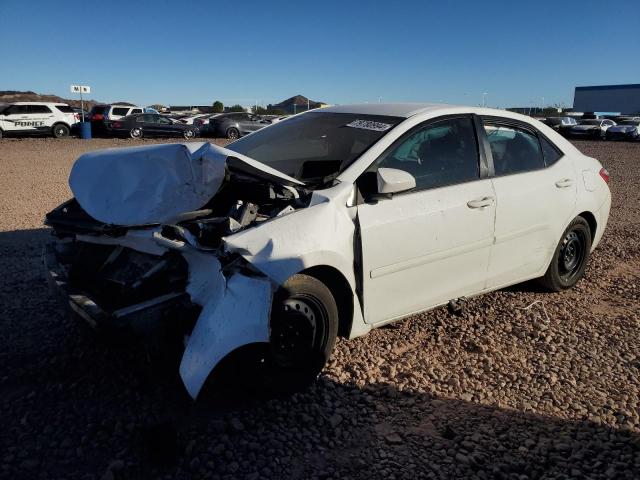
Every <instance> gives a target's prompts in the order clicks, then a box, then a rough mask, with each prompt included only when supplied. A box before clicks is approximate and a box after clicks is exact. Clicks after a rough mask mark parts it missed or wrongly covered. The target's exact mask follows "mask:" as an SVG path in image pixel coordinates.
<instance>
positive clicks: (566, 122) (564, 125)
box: [543, 117, 578, 137]
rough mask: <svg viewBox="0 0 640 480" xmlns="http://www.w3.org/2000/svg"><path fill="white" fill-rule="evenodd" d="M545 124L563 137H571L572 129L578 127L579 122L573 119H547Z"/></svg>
mask: <svg viewBox="0 0 640 480" xmlns="http://www.w3.org/2000/svg"><path fill="white" fill-rule="evenodd" d="M543 123H545V124H546V125H549V126H550V127H551V128H553V129H554V130H555V131H556V132H558V133H559V134H560V135H562V136H563V137H566V136H568V135H569V131H570V130H571V127H573V126H574V125H577V124H578V121H577V120H576V119H575V118H573V117H547V118H546V119H545V120H544V122H543Z"/></svg>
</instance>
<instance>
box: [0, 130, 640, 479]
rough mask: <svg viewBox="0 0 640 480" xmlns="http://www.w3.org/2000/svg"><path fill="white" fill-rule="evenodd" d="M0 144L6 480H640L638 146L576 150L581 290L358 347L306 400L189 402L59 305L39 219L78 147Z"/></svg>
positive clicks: (60, 196)
mask: <svg viewBox="0 0 640 480" xmlns="http://www.w3.org/2000/svg"><path fill="white" fill-rule="evenodd" d="M131 144H132V142H131V141H129V140H106V139H105V140H91V141H81V140H76V139H69V140H53V139H26V140H18V139H5V140H2V141H0V166H1V169H2V170H1V171H2V175H1V176H0V191H1V192H2V196H1V197H0V252H1V256H0V266H1V267H2V268H1V271H2V274H3V275H2V279H1V280H0V312H1V314H0V342H1V343H0V477H1V478H12V479H14V478H29V479H49V478H52V479H58V478H65V479H87V480H88V479H102V480H110V479H120V478H167V479H169V478H214V479H215V478H220V479H222V478H224V479H227V478H228V479H232V478H246V479H258V478H323V479H327V478H362V479H369V478H380V477H384V478H385V479H389V480H390V479H394V478H411V479H416V478H467V477H468V478H479V479H489V478H517V479H528V478H592V479H595V478H610V479H619V478H640V403H639V398H640V384H639V377H640V342H638V335H639V334H640V309H639V306H640V289H639V285H640V282H639V279H640V233H639V232H640V229H639V227H640V211H639V210H640V189H639V188H638V185H640V168H639V167H640V144H622V143H616V144H613V143H604V142H587V141H584V142H576V144H577V145H578V147H579V148H580V149H581V150H582V151H583V152H585V153H587V154H589V155H591V156H594V157H596V158H599V159H600V160H601V161H603V163H604V164H605V165H606V166H607V168H608V169H609V171H610V172H611V174H612V183H611V188H612V191H613V207H612V211H611V218H610V222H609V227H608V230H607V232H606V234H605V237H604V239H603V242H602V244H601V246H600V247H599V249H598V250H597V251H596V253H595V254H594V255H593V257H592V259H591V262H590V265H589V268H588V270H587V273H586V278H585V279H584V280H582V281H581V282H580V283H579V285H578V286H577V287H576V288H574V289H573V290H571V291H567V292H563V293H557V294H548V293H542V292H540V291H538V290H537V289H536V288H535V286H532V285H529V284H525V285H520V286H516V287H513V288H509V289H506V290H502V291H499V292H496V293H493V294H489V295H485V296H483V297H479V298H476V299H473V300H471V301H470V302H469V304H468V305H467V308H466V310H465V311H464V313H463V314H461V315H451V314H449V313H448V311H447V309H446V308H441V309H437V310H435V311H432V312H429V313H425V314H421V315H417V316H414V317H412V318H410V319H407V320H405V321H403V322H400V323H398V324H395V325H393V326H391V327H388V328H384V329H380V330H376V331H374V332H372V333H371V334H370V335H368V336H366V337H364V338H360V339H356V340H353V341H350V342H347V341H339V342H338V345H337V347H336V351H335V354H334V356H333V357H332V360H331V361H330V364H329V365H328V367H327V368H326V369H325V371H324V372H323V374H322V375H321V377H320V379H319V381H318V383H317V384H316V385H314V386H313V387H312V388H311V389H310V390H309V391H308V392H306V393H304V394H297V395H295V396H293V397H291V398H288V399H280V400H278V399H275V400H274V399H271V400H268V401H261V400H256V399H253V398H246V397H243V396H241V395H238V394H234V393H233V392H224V393H222V394H221V395H220V397H219V398H218V399H216V400H215V401H214V402H210V403H209V404H207V405H200V404H193V403H192V402H191V401H190V400H189V399H188V397H186V395H185V394H184V392H183V390H182V387H181V386H180V383H179V379H178V377H177V375H162V374H160V373H158V372H154V370H152V369H149V368H148V367H147V365H146V363H145V358H144V355H143V354H142V353H141V352H139V351H137V350H135V349H126V348H125V349H115V348H112V347H110V346H108V345H106V344H104V343H103V342H101V341H100V340H99V339H96V338H95V336H94V335H92V333H91V332H89V331H88V330H87V329H85V328H84V327H83V326H82V325H80V324H79V323H78V322H75V321H72V320H71V319H69V318H68V317H67V316H65V315H64V314H63V313H62V312H61V311H60V309H59V308H58V304H57V303H56V302H55V301H54V300H52V299H51V298H50V297H49V294H48V291H47V286H46V283H45V281H44V280H43V278H42V274H41V267H40V256H39V255H40V250H41V246H42V244H43V243H44V242H46V241H47V240H48V233H47V231H46V230H45V229H43V228H42V218H43V216H44V214H45V213H46V212H47V211H49V210H50V209H52V208H53V207H55V206H56V205H58V204H59V203H60V202H62V201H63V200H65V199H67V198H68V197H69V195H70V194H69V189H68V186H67V176H68V172H69V169H70V167H71V165H72V162H73V160H74V159H75V158H76V157H77V156H78V155H79V154H80V153H82V152H84V151H87V150H93V149H98V148H105V147H110V146H124V145H131Z"/></svg>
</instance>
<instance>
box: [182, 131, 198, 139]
mask: <svg viewBox="0 0 640 480" xmlns="http://www.w3.org/2000/svg"><path fill="white" fill-rule="evenodd" d="M182 136H183V137H184V138H185V140H191V139H192V138H195V137H196V132H195V131H193V130H185V131H184V132H183V133H182Z"/></svg>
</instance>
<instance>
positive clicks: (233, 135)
mask: <svg viewBox="0 0 640 480" xmlns="http://www.w3.org/2000/svg"><path fill="white" fill-rule="evenodd" d="M228 137H229V138H230V139H232V140H235V139H236V138H238V132H236V131H235V130H233V129H232V130H229V135H228Z"/></svg>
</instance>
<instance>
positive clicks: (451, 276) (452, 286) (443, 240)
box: [358, 179, 495, 324]
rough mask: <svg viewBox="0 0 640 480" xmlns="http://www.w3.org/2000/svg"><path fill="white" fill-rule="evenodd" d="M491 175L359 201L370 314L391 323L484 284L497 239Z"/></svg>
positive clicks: (369, 318)
mask: <svg viewBox="0 0 640 480" xmlns="http://www.w3.org/2000/svg"><path fill="white" fill-rule="evenodd" d="M493 196H494V195H493V189H492V185H491V180H489V179H485V180H478V181H475V182H469V183H465V184H462V185H454V186H449V187H443V188H435V189H432V190H425V191H420V192H414V193H408V194H404V195H396V196H394V197H393V198H392V199H388V200H380V201H378V202H377V203H376V204H364V205H360V206H358V218H359V222H360V229H361V237H362V257H363V271H364V279H363V281H364V298H365V319H366V321H367V323H370V324H376V323H381V322H386V321H388V320H390V319H393V318H399V317H403V316H406V315H408V314H411V313H413V312H417V311H420V310H424V309H426V308H429V307H432V306H434V305H438V304H441V303H443V302H446V301H447V300H449V299H451V298H456V297H458V296H462V295H465V294H469V293H470V292H477V291H480V290H482V289H483V288H484V284H485V280H486V274H487V267H488V263H489V252H490V249H491V245H492V243H493V226H494V220H495V203H493V204H492V205H489V206H487V207H484V208H469V206H468V205H467V202H469V201H473V200H476V199H480V198H485V197H490V198H493Z"/></svg>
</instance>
